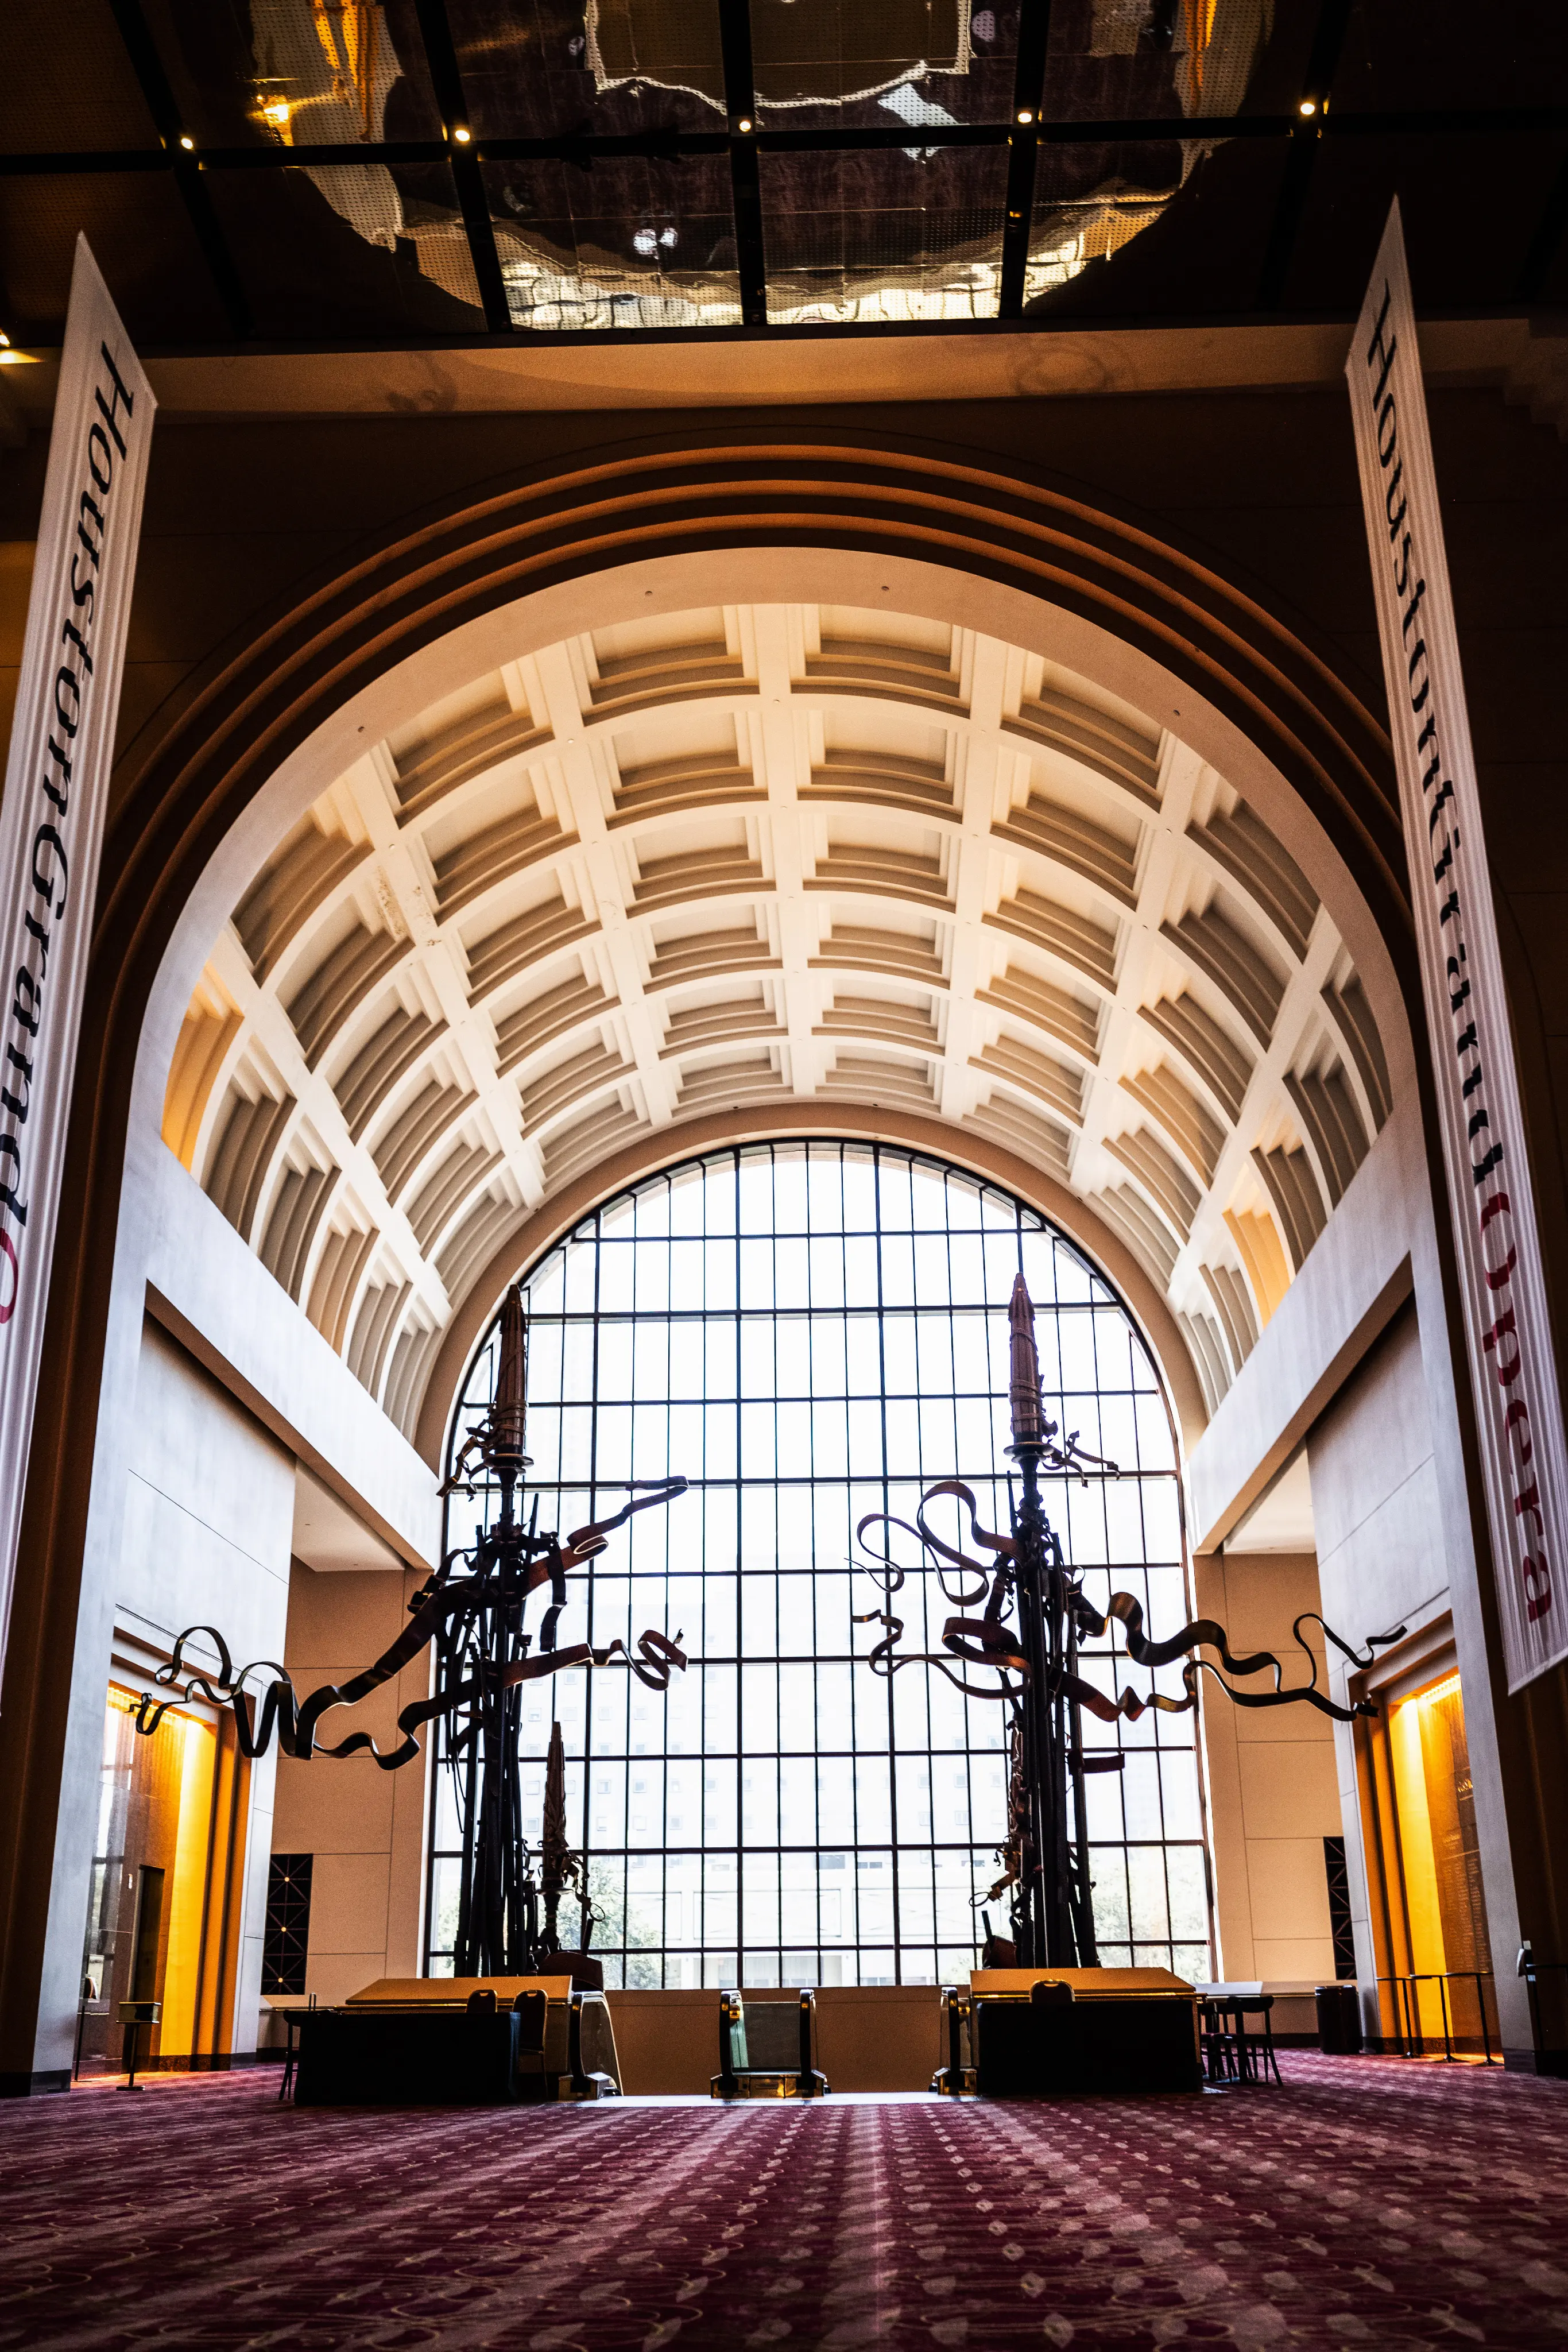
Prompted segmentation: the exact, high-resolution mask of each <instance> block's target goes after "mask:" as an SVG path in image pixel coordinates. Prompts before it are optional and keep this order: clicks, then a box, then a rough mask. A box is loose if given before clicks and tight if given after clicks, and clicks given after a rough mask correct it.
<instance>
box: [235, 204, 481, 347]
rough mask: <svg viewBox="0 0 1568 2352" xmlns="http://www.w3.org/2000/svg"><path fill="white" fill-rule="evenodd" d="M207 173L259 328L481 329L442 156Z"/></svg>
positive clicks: (296, 331)
mask: <svg viewBox="0 0 1568 2352" xmlns="http://www.w3.org/2000/svg"><path fill="white" fill-rule="evenodd" d="M203 181H204V185H205V186H207V187H208V188H210V190H211V192H212V197H213V204H214V208H215V210H216V212H217V215H218V219H219V221H220V223H221V224H222V226H223V231H224V236H225V240H226V241H227V244H228V247H229V250H230V252H231V253H232V254H233V256H234V259H235V267H236V268H237V269H238V271H239V275H240V279H241V283H242V284H243V286H244V288H245V290H246V298H247V299H248V301H249V304H250V308H251V311H252V316H253V319H254V321H255V328H256V333H257V334H258V335H262V336H267V337H277V338H278V339H280V340H284V341H300V340H312V341H313V340H316V339H319V338H321V337H332V336H336V335H350V336H356V337H359V336H380V335H389V334H396V333H403V332H409V331H416V332H420V333H427V334H435V335H472V334H479V333H483V331H484V326H485V316H484V311H483V309H482V307H481V305H480V301H479V292H478V288H477V287H476V283H475V279H474V262H473V256H472V254H471V252H470V249H469V245H468V238H467V235H466V232H465V229H464V226H463V221H462V217H461V215H460V214H459V211H458V207H457V196H456V192H455V189H454V187H453V184H452V174H451V172H450V171H449V170H448V168H447V166H446V165H445V164H444V163H423V164H419V165H417V166H415V167H413V168H412V169H404V168H402V167H400V168H398V169H397V170H395V171H389V170H388V168H387V167H386V165H385V164H384V163H330V164H312V165H310V166H309V167H308V168H301V169H290V170H287V171H281V172H256V171H222V170H211V169H209V170H208V171H207V172H205V173H204V174H203Z"/></svg>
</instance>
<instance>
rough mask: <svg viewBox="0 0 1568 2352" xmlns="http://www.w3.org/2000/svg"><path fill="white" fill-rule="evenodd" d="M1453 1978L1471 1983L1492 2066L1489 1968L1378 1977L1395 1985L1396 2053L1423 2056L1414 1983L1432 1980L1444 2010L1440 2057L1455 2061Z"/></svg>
mask: <svg viewBox="0 0 1568 2352" xmlns="http://www.w3.org/2000/svg"><path fill="white" fill-rule="evenodd" d="M1456 1979H1458V1981H1459V1982H1460V1983H1462V1984H1473V1985H1474V1987H1475V1989H1476V2006H1477V2008H1478V2009H1479V2011H1480V2013H1481V2048H1482V2050H1483V2051H1484V2053H1485V2054H1486V2063H1487V2064H1488V2065H1489V2066H1495V2065H1497V2064H1498V2063H1500V2062H1499V2061H1498V2060H1497V2059H1496V2058H1494V2057H1493V2056H1492V2047H1491V2029H1490V2026H1489V2024H1488V2023H1487V1996H1486V1988H1487V1986H1488V1985H1489V1984H1490V1982H1491V1981H1492V1972H1491V1970H1490V1969H1411V1970H1409V1971H1408V1972H1407V1973H1406V1974H1405V1975H1403V1976H1389V1977H1379V1978H1378V1979H1377V1981H1378V1983H1379V1984H1380V1985H1392V1986H1393V1987H1394V1988H1395V2019H1396V2024H1397V2025H1398V2028H1399V2045H1400V2046H1399V2053H1398V2054H1399V2056H1400V2057H1401V2058H1422V2057H1425V2055H1426V2052H1427V2037H1426V2034H1425V2032H1423V2030H1422V2025H1421V1997H1420V1995H1419V1993H1418V1992H1417V1991H1416V1986H1417V1985H1424V1984H1435V1985H1436V1986H1437V1998H1438V2000H1439V2001H1440V2003H1441V2005H1442V2011H1443V2057H1444V2061H1445V2063H1448V2064H1449V2065H1453V2064H1456V2063H1458V2058H1457V2053H1456V2052H1455V2049H1454V2034H1453V2021H1452V2019H1451V2016H1450V2013H1449V2009H1448V1987H1449V1985H1450V1984H1451V1983H1453V1982H1454V1981H1455V1980H1456Z"/></svg>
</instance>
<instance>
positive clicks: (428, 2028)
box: [294, 1976, 621, 2107]
mask: <svg viewBox="0 0 1568 2352" xmlns="http://www.w3.org/2000/svg"><path fill="white" fill-rule="evenodd" d="M620 2088H621V2076H620V2068H619V2064H618V2063H617V2060H616V2053H615V2036H614V2032H613V2030H612V2026H611V2022H610V2011H609V2006H608V2004H607V2003H606V2001H605V1999H604V1996H603V1994H602V1993H598V1992H591V1991H584V1990H577V1989H574V1987H573V1985H572V1982H571V1979H570V1977H569V1976H559V1977H380V1978H378V1979H376V1981H375V1983H374V1984H370V1985H366V1986H365V1987H364V1988H363V1989H362V1990H361V1991H359V1992H357V1993H354V1994H352V1995H351V1996H350V1999H349V2000H347V2001H345V2002H344V2003H343V2004H342V2006H341V2007H340V2008H337V2009H312V2010H307V2011H303V2012H302V2013H301V2015H300V2019H299V2061H298V2080H297V2084H296V2088H295V2093H294V2100H295V2105H297V2106H302V2107H341V2106H382V2107H385V2106H392V2107H423V2106H502V2105H510V2104H513V2103H516V2102H517V2101H522V2100H541V2099H597V2098H606V2097H613V2096H615V2095H617V2094H618V2093H619V2091H620Z"/></svg>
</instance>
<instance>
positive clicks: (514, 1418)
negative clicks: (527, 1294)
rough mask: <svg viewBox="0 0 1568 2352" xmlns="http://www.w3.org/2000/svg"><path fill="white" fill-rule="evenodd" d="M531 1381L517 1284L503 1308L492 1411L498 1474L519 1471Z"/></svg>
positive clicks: (523, 1460)
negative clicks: (529, 1383)
mask: <svg viewBox="0 0 1568 2352" xmlns="http://www.w3.org/2000/svg"><path fill="white" fill-rule="evenodd" d="M527 1393H528V1319H527V1318H526V1317H525V1315H524V1313H523V1294H522V1292H521V1291H520V1290H519V1289H518V1287H517V1284H516V1283H515V1282H514V1283H513V1285H512V1286H511V1288H510V1290H508V1291H507V1297H506V1301H505V1303H504V1305H503V1306H502V1308H501V1359H500V1362H499V1364H498V1366H497V1371H496V1402H495V1403H494V1405H493V1406H492V1407H491V1410H490V1445H489V1453H490V1458H491V1460H492V1462H493V1463H494V1464H495V1465H496V1468H497V1470H499V1471H502V1472H506V1471H508V1470H509V1471H511V1472H513V1473H514V1474H515V1473H517V1472H518V1471H520V1470H521V1469H522V1468H523V1466H524V1465H525V1464H526V1463H527V1461H528V1455H527V1454H526V1453H525V1452H524V1451H523V1444H524V1429H525V1425H526V1416H527V1410H528V1408H527V1404H526V1402H525V1400H526V1397H527Z"/></svg>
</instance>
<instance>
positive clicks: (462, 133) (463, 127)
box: [452, 122, 468, 147]
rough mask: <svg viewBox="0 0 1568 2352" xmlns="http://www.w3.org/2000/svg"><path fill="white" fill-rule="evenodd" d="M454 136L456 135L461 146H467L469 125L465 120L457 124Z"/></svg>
mask: <svg viewBox="0 0 1568 2352" xmlns="http://www.w3.org/2000/svg"><path fill="white" fill-rule="evenodd" d="M452 136H453V137H454V139H455V140H456V142H457V144H458V145H459V147H466V146H467V144H468V126H467V124H466V123H465V122H460V123H459V124H458V125H457V128H456V130H455V131H454V132H453V134H452Z"/></svg>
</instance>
